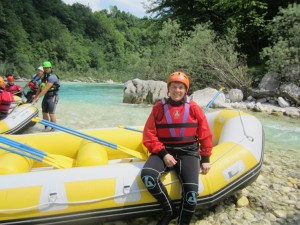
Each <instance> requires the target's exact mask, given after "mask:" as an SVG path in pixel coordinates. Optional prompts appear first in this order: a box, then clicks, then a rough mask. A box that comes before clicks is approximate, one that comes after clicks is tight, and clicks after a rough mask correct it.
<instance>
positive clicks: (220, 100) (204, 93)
mask: <svg viewBox="0 0 300 225" xmlns="http://www.w3.org/2000/svg"><path fill="white" fill-rule="evenodd" d="M217 93H218V90H216V89H214V88H205V89H202V90H198V91H195V92H194V93H193V94H192V95H191V96H190V97H191V99H193V100H194V101H195V102H196V103H197V104H198V105H199V106H201V107H205V106H207V104H208V103H209V102H210V101H211V100H212V99H213V98H214V97H215V96H216V94H217ZM224 104H225V95H224V94H223V93H220V94H219V95H218V97H217V98H216V99H215V101H214V103H213V104H212V106H214V107H220V108H222V107H224Z"/></svg>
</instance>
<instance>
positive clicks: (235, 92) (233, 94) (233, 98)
mask: <svg viewBox="0 0 300 225" xmlns="http://www.w3.org/2000/svg"><path fill="white" fill-rule="evenodd" d="M228 95H229V99H230V102H242V101H243V98H244V94H243V92H242V91H241V90H240V89H230V90H229V92H228Z"/></svg>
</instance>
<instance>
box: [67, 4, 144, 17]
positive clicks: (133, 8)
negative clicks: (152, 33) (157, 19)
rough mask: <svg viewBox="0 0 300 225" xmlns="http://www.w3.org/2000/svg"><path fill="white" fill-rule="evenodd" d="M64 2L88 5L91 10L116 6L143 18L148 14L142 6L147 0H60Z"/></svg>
mask: <svg viewBox="0 0 300 225" xmlns="http://www.w3.org/2000/svg"><path fill="white" fill-rule="evenodd" d="M62 1H63V2H64V3H66V4H69V5H72V4H73V3H76V2H78V3H80V4H82V5H86V6H89V7H90V8H91V9H92V11H93V12H95V11H99V10H102V9H107V10H109V7H110V6H117V8H118V9H119V10H120V11H124V12H129V13H130V14H132V15H134V16H136V17H139V18H143V17H144V16H149V15H147V14H146V10H145V9H144V8H143V5H142V3H143V2H144V3H147V0H62Z"/></svg>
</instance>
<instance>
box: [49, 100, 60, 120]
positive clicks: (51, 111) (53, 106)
mask: <svg viewBox="0 0 300 225" xmlns="http://www.w3.org/2000/svg"><path fill="white" fill-rule="evenodd" d="M57 103H58V95H53V96H51V97H49V99H48V100H47V105H48V110H47V112H48V113H49V115H48V116H49V119H50V121H51V122H53V123H56V117H55V110H56V106H57Z"/></svg>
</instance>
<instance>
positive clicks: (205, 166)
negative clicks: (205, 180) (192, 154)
mask: <svg viewBox="0 0 300 225" xmlns="http://www.w3.org/2000/svg"><path fill="white" fill-rule="evenodd" d="M209 170H210V163H202V164H201V172H202V173H204V174H206V173H208V171H209Z"/></svg>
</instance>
